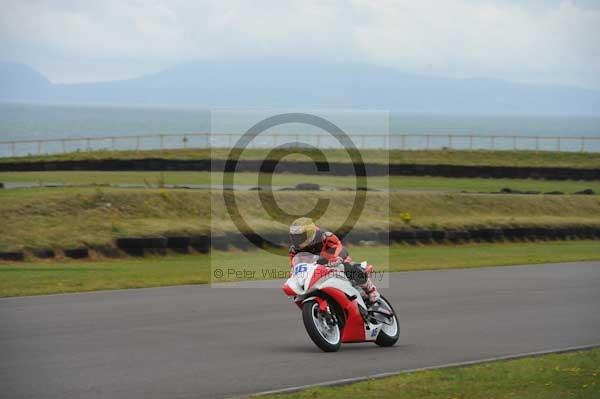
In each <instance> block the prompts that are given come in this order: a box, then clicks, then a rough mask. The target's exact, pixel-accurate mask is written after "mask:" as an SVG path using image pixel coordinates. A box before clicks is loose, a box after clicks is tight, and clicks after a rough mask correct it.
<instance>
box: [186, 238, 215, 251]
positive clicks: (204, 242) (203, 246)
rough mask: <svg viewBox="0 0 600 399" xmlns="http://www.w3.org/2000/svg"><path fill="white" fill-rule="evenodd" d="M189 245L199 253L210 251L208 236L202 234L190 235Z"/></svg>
mask: <svg viewBox="0 0 600 399" xmlns="http://www.w3.org/2000/svg"><path fill="white" fill-rule="evenodd" d="M190 247H192V248H193V249H194V250H195V251H198V252H200V253H204V254H205V253H208V252H209V251H210V237H209V236H204V235H194V236H191V237H190Z"/></svg>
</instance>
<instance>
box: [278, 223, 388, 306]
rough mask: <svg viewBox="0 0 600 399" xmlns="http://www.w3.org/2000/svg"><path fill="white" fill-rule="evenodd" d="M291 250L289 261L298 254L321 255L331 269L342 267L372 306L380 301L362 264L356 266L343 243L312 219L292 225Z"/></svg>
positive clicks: (375, 288)
mask: <svg viewBox="0 0 600 399" xmlns="http://www.w3.org/2000/svg"><path fill="white" fill-rule="evenodd" d="M290 242H291V245H290V250H289V254H288V256H289V261H290V266H291V265H292V258H293V257H294V255H296V254H297V253H298V252H309V253H312V254H315V255H319V256H320V257H321V258H325V259H326V260H327V261H328V266H329V267H336V268H338V267H342V266H343V268H344V273H345V274H346V276H347V277H348V279H349V280H350V281H351V282H352V284H354V285H357V286H359V287H360V288H362V289H363V291H364V292H365V294H367V295H368V298H369V302H371V303H372V304H373V303H375V302H377V300H378V299H379V292H378V291H377V287H375V285H374V284H373V282H372V281H371V279H370V278H369V275H368V274H367V273H366V272H365V271H364V270H363V268H362V267H361V266H360V264H354V263H353V262H352V259H351V258H350V254H349V252H348V249H346V248H345V247H344V245H343V244H342V241H341V240H340V239H339V238H338V237H337V236H336V235H335V234H333V233H332V232H330V231H325V230H322V229H321V228H319V227H318V226H317V225H316V224H315V223H314V222H313V221H312V219H310V218H306V217H303V218H299V219H296V220H294V221H293V222H292V224H291V225H290Z"/></svg>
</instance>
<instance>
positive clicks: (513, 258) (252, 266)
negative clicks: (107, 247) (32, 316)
mask: <svg viewBox="0 0 600 399" xmlns="http://www.w3.org/2000/svg"><path fill="white" fill-rule="evenodd" d="M350 252H351V255H352V257H353V258H354V259H355V260H357V261H358V260H363V259H367V260H369V261H370V263H372V264H373V265H375V268H376V271H380V272H385V271H410V270H435V269H450V268H474V267H484V266H501V265H514V264H536V263H549V262H568V261H585V260H600V246H599V245H598V242H597V241H562V242H540V243H504V244H468V245H461V246H451V245H435V246H422V247H414V246H403V245H402V246H392V247H389V248H388V247H351V248H350ZM286 255H287V254H286V253H285V252H284V251H281V252H280V253H279V254H271V253H268V252H266V251H263V250H256V251H249V252H241V251H230V252H222V251H214V252H213V253H212V254H211V255H210V256H209V255H169V256H165V257H148V258H127V259H120V260H92V261H89V260H88V261H75V260H63V261H36V262H19V263H0V296H3V297H7V296H22V295H40V294H52V293H64V292H81V291H94V290H102V289H124V288H141V287H156V286H168V285H180V284H204V283H209V282H211V281H212V282H215V283H221V282H227V281H235V280H239V279H240V275H239V274H236V273H240V272H244V271H246V272H250V273H252V272H254V273H253V274H252V277H253V278H254V279H259V280H262V279H268V278H272V277H282V276H284V275H285V273H286V272H287V270H288V266H287V256H286ZM565 267H566V266H565ZM216 269H220V270H222V271H223V277H222V278H216V277H213V276H214V271H215V270H216ZM242 277H244V276H243V275H242ZM384 291H385V290H384Z"/></svg>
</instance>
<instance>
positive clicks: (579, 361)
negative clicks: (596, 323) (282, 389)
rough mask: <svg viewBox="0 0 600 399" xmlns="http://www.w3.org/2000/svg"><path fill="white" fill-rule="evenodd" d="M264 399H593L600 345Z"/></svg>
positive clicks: (599, 377) (597, 393) (598, 385)
mask: <svg viewBox="0 0 600 399" xmlns="http://www.w3.org/2000/svg"><path fill="white" fill-rule="evenodd" d="M267 397H268V398H273V399H274V398H281V399H284V398H285V399H304V398H311V399H314V398H319V399H327V398H352V397H356V398H367V397H371V398H383V399H385V398H398V399H412V398H418V399H447V398H461V399H468V398H490V399H491V398H494V399H505V398H506V399H508V398H529V399H554V398H581V399H585V398H590V399H592V398H598V397H600V349H592V350H586V351H579V352H572V353H562V354H551V355H544V356H537V357H529V358H523V359H516V360H506V361H499V362H493V363H485V364H480V365H474V366H467V367H456V368H448V369H440V370H428V371H420V372H415V373H408V374H400V375H398V376H394V377H388V378H382V379H376V380H368V381H364V382H358V383H355V384H349V385H344V386H338V387H321V388H310V389H306V390H303V391H300V392H295V393H290V394H285V395H270V396H267Z"/></svg>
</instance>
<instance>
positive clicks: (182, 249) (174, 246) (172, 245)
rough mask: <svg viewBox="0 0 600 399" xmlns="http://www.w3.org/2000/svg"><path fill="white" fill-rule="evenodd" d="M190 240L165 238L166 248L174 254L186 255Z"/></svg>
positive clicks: (176, 237)
mask: <svg viewBox="0 0 600 399" xmlns="http://www.w3.org/2000/svg"><path fill="white" fill-rule="evenodd" d="M191 240H192V238H191V237H186V236H175V237H167V248H168V249H171V250H173V251H175V252H179V253H183V254H186V253H189V252H190V241H191Z"/></svg>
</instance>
